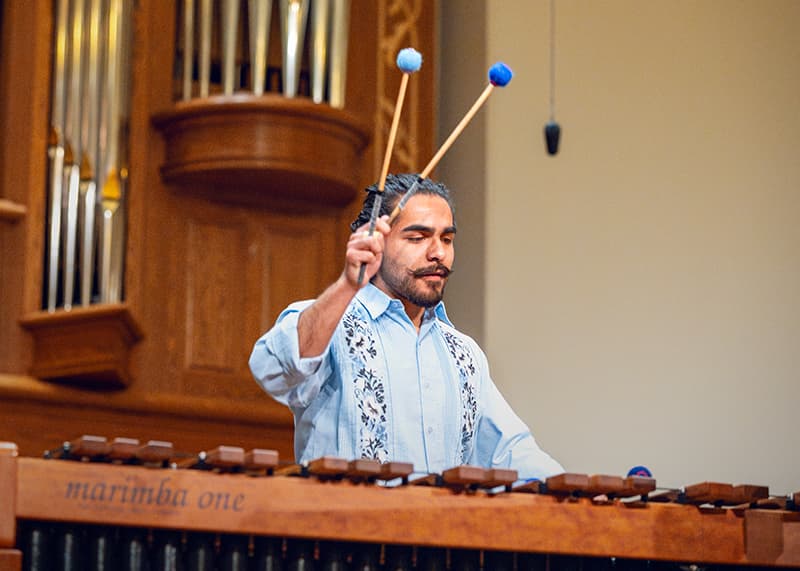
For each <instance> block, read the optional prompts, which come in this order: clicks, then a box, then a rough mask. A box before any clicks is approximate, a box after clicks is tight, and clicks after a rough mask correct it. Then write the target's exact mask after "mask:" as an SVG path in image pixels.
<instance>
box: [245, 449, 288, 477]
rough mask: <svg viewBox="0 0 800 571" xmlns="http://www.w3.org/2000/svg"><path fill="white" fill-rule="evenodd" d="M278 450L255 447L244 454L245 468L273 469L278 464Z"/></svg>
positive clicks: (255, 470)
mask: <svg viewBox="0 0 800 571" xmlns="http://www.w3.org/2000/svg"><path fill="white" fill-rule="evenodd" d="M278 459H279V458H278V451H277V450H266V449H264V448H253V449H252V450H250V451H248V452H247V454H245V455H244V468H245V470H249V471H251V472H257V471H261V470H272V469H273V468H275V467H276V466H277V465H278Z"/></svg>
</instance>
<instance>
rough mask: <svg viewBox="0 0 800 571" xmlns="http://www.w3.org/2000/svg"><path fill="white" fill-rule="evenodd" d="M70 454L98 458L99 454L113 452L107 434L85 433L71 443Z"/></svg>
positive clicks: (105, 454)
mask: <svg viewBox="0 0 800 571" xmlns="http://www.w3.org/2000/svg"><path fill="white" fill-rule="evenodd" d="M69 451H70V454H72V455H74V456H79V457H81V458H97V457H98V456H108V454H109V453H110V452H111V444H109V442H108V440H107V439H106V437H105V436H92V435H90V434H84V435H83V436H81V437H80V438H76V439H75V440H72V441H71V442H70V443H69Z"/></svg>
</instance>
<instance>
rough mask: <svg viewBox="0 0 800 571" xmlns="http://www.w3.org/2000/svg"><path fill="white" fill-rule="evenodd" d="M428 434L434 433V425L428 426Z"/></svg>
mask: <svg viewBox="0 0 800 571" xmlns="http://www.w3.org/2000/svg"><path fill="white" fill-rule="evenodd" d="M428 434H429V435H430V434H433V427H432V426H429V427H428Z"/></svg>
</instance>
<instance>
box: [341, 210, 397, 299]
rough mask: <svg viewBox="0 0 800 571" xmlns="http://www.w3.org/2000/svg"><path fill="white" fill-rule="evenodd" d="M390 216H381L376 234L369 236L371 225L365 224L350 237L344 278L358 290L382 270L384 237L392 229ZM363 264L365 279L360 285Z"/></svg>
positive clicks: (376, 227)
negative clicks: (363, 265)
mask: <svg viewBox="0 0 800 571" xmlns="http://www.w3.org/2000/svg"><path fill="white" fill-rule="evenodd" d="M388 218H389V217H388V216H381V217H380V218H379V219H378V220H377V221H376V223H375V232H374V233H373V234H372V236H370V235H369V224H364V225H363V226H361V227H360V228H359V229H358V230H356V231H355V232H353V233H352V234H351V235H350V240H349V241H348V242H347V253H346V254H345V266H344V272H343V273H342V276H343V277H344V278H345V280H346V281H347V283H348V284H349V285H351V286H352V287H354V288H356V289H358V288H360V287H362V286H364V285H365V284H366V283H367V282H369V280H370V279H371V278H372V276H374V275H375V274H376V273H377V271H378V268H380V265H381V260H382V259H383V245H384V236H385V235H386V234H388V233H389V231H390V230H391V227H390V226H389V223H388V222H387V220H388ZM361 264H366V271H365V272H364V279H363V280H362V283H360V284H359V283H358V274H359V272H360V270H361Z"/></svg>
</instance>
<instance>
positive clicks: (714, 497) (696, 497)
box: [683, 482, 736, 504]
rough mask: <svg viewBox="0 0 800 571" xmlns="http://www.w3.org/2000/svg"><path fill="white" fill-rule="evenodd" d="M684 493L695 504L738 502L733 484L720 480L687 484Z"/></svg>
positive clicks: (688, 500) (687, 499)
mask: <svg viewBox="0 0 800 571" xmlns="http://www.w3.org/2000/svg"><path fill="white" fill-rule="evenodd" d="M683 495H684V497H685V498H686V501H687V502H689V503H693V504H717V503H723V504H733V503H736V502H735V497H734V493H733V485H732V484H724V483H720V482H700V483H699V484H692V485H691V486H686V489H685V490H684V492H683Z"/></svg>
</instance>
